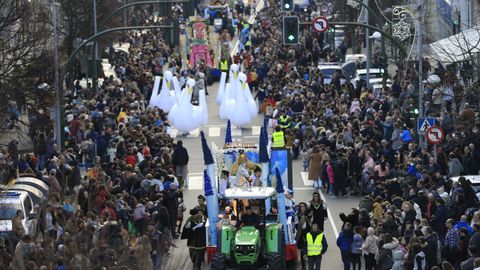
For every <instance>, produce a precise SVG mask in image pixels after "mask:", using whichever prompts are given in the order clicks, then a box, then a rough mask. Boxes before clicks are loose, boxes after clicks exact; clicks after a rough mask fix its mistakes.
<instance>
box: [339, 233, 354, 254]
mask: <svg viewBox="0 0 480 270" xmlns="http://www.w3.org/2000/svg"><path fill="white" fill-rule="evenodd" d="M352 243H353V234H352V233H351V232H350V233H349V235H345V234H344V232H340V235H338V238H337V246H338V247H339V248H340V250H346V251H350V250H351V247H352Z"/></svg>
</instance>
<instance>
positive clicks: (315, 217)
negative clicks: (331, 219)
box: [310, 204, 328, 231]
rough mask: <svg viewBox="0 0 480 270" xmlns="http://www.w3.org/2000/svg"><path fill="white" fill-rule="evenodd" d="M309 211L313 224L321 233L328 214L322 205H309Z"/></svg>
mask: <svg viewBox="0 0 480 270" xmlns="http://www.w3.org/2000/svg"><path fill="white" fill-rule="evenodd" d="M310 211H311V213H312V221H313V223H317V225H318V228H319V229H320V230H321V231H323V228H324V225H323V223H324V222H325V219H327V217H328V214H327V210H326V209H325V207H323V204H320V205H313V204H312V205H311V206H310Z"/></svg>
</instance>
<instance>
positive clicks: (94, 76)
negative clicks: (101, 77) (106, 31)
mask: <svg viewBox="0 0 480 270" xmlns="http://www.w3.org/2000/svg"><path fill="white" fill-rule="evenodd" d="M93 34H94V35H96V34H97V0H93ZM97 58H98V42H97V41H96V40H95V41H94V42H93V63H92V66H93V70H92V84H93V89H94V90H95V93H96V94H98V92H99V88H98V74H97Z"/></svg>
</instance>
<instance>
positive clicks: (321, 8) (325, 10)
mask: <svg viewBox="0 0 480 270" xmlns="http://www.w3.org/2000/svg"><path fill="white" fill-rule="evenodd" d="M320 10H321V11H322V12H323V13H327V12H328V6H327V5H322V6H321V7H320Z"/></svg>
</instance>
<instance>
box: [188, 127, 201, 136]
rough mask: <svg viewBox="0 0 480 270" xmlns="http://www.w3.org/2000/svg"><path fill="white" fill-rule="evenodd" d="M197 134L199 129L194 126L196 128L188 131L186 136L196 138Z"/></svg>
mask: <svg viewBox="0 0 480 270" xmlns="http://www.w3.org/2000/svg"><path fill="white" fill-rule="evenodd" d="M199 134H200V129H199V128H196V129H194V130H192V131H190V133H189V134H188V135H187V137H188V138H197V137H198V135H199Z"/></svg>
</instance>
